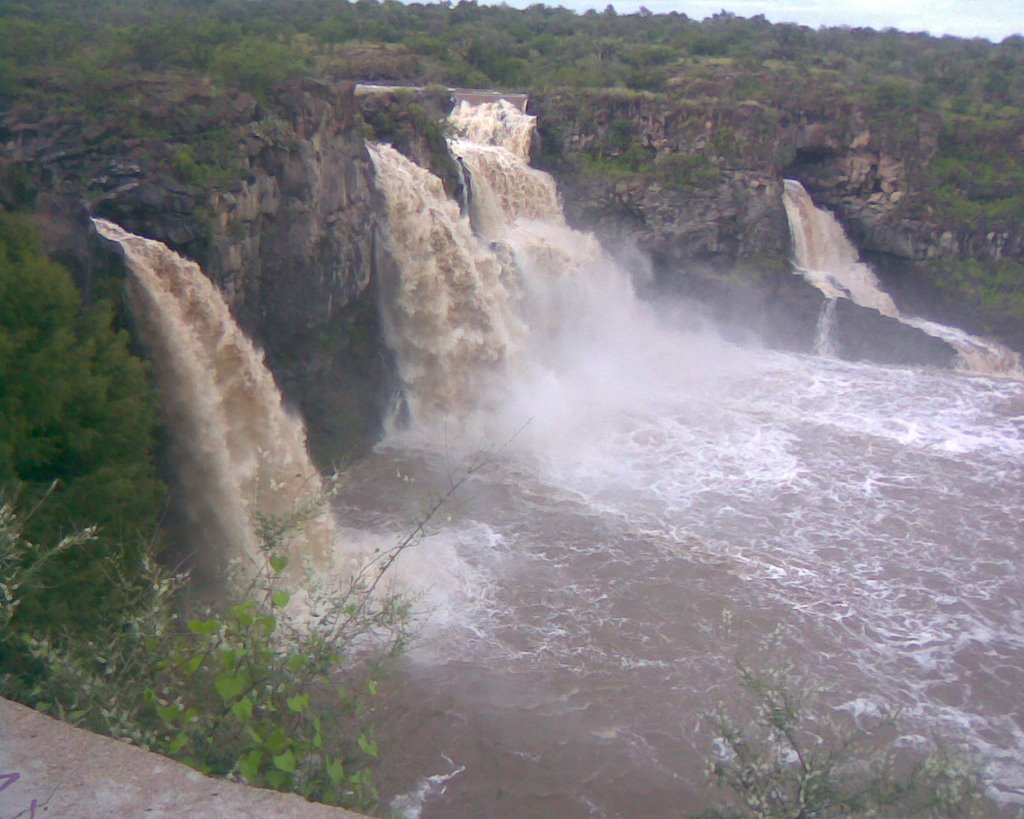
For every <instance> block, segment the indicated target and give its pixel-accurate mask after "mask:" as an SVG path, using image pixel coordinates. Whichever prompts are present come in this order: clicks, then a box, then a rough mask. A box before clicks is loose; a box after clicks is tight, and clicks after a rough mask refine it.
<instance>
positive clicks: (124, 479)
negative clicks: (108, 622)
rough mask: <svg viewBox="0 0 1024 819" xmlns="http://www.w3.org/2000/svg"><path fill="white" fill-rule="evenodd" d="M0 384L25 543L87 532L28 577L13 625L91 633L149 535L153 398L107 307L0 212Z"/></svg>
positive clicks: (5, 456)
mask: <svg viewBox="0 0 1024 819" xmlns="http://www.w3.org/2000/svg"><path fill="white" fill-rule="evenodd" d="M0 385H2V389H0V487H2V488H3V493H4V495H5V496H6V497H7V499H8V500H9V501H11V502H13V503H15V504H16V506H17V507H18V508H19V509H20V510H22V512H23V513H24V514H25V515H26V519H25V534H26V537H28V538H30V539H32V540H35V541H39V542H56V541H57V540H59V539H60V538H61V537H62V536H63V535H65V534H68V533H69V532H71V531H75V530H77V529H80V528H84V527H86V526H96V527H97V531H96V536H95V537H94V538H92V539H91V540H90V542H89V543H88V544H83V545H80V546H79V547H77V548H75V549H71V550H68V551H66V552H64V553H62V554H60V555H59V556H56V557H55V558H54V559H53V560H52V561H50V563H49V564H48V565H47V566H46V567H45V568H44V569H42V570H41V571H39V572H38V573H35V574H34V575H33V579H32V582H31V583H30V584H27V585H26V586H25V587H24V588H23V589H22V593H21V596H22V606H21V609H20V611H19V612H18V615H17V619H16V621H15V625H17V623H18V622H20V621H22V620H26V621H30V622H31V623H33V625H34V627H40V626H42V625H45V627H46V628H47V629H53V628H75V629H83V630H89V629H92V628H96V627H97V626H98V625H99V624H100V623H101V622H102V621H103V620H104V618H105V617H106V616H108V615H109V613H110V612H112V611H116V610H118V609H119V608H120V607H121V606H122V605H123V600H122V598H121V597H120V596H119V593H118V592H119V590H120V588H121V587H120V584H119V583H118V582H117V581H116V580H115V578H113V577H111V576H110V571H111V569H114V570H116V572H118V573H120V574H122V575H124V574H130V573H131V571H132V570H133V568H134V567H135V566H136V565H137V564H138V562H139V560H140V558H141V556H142V555H143V554H144V553H145V552H146V550H147V548H149V547H148V544H149V542H150V541H151V539H152V538H154V537H155V535H156V531H157V522H158V517H159V515H160V512H161V507H162V498H163V488H162V484H161V483H160V481H159V479H158V478H157V476H156V470H155V467H154V460H153V449H154V426H155V408H154V402H153V396H152V394H151V391H150V388H149V386H148V384H147V382H146V373H145V368H144V366H143V364H142V362H141V361H140V360H139V359H138V358H136V357H135V356H134V355H133V354H132V353H131V352H130V351H129V349H128V336H127V333H126V332H125V331H123V330H116V329H115V328H114V327H113V324H112V308H111V305H110V303H109V302H98V303H95V304H92V305H89V306H88V307H83V305H82V302H81V298H80V297H79V294H78V291H77V290H76V289H75V285H74V283H73V282H72V280H71V276H70V274H69V273H68V272H67V270H65V269H64V268H63V267H61V266H60V265H58V264H56V263H54V262H52V261H50V260H49V259H48V258H47V257H46V255H45V254H44V253H43V251H42V249H41V247H40V243H39V240H38V237H37V235H36V231H35V230H34V228H33V226H32V224H31V223H30V221H29V220H28V219H27V218H25V217H18V216H14V215H9V214H8V215H3V214H0ZM44 499H45V502H44ZM107 558H111V561H110V562H109V565H108V564H106V563H105V561H106V559H107ZM101 563H104V568H101V567H100V564H101Z"/></svg>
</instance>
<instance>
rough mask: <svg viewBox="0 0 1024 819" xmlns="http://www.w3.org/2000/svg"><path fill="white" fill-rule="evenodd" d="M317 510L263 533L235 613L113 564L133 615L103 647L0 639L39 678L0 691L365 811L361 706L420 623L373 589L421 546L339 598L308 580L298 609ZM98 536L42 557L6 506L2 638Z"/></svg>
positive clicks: (368, 743)
mask: <svg viewBox="0 0 1024 819" xmlns="http://www.w3.org/2000/svg"><path fill="white" fill-rule="evenodd" d="M315 511H316V508H315V507H310V508H309V509H307V510H304V511H303V512H301V513H300V514H299V516H298V517H295V518H291V519H289V520H277V519H263V520H261V521H260V527H259V528H260V534H261V537H262V543H263V546H264V552H263V557H262V560H261V562H260V563H259V565H258V566H257V567H256V570H255V574H254V575H253V574H252V571H251V569H250V570H248V571H247V573H248V574H249V575H250V579H249V580H248V582H247V585H246V586H245V587H244V588H242V589H241V590H240V591H239V592H238V598H237V599H240V601H241V602H239V603H237V604H234V605H231V604H228V605H224V606H221V607H218V608H216V609H214V608H199V609H196V608H194V607H192V606H189V605H188V604H187V601H186V599H185V597H184V592H185V590H186V586H185V578H184V577H182V576H173V575H170V574H168V573H167V572H165V571H163V570H161V569H160V568H158V567H157V566H156V564H155V563H154V562H153V561H152V560H150V559H148V558H147V559H144V560H143V561H142V562H141V563H140V565H139V566H138V567H136V569H135V571H134V573H133V574H131V575H129V574H127V573H125V572H123V571H122V570H120V569H119V568H118V567H117V566H115V565H113V564H111V563H108V564H107V565H106V568H107V569H108V570H110V571H113V572H114V573H115V575H116V576H117V577H118V579H119V582H121V583H122V584H124V585H125V587H126V590H129V589H130V590H134V593H135V595H136V599H135V600H134V601H133V604H132V605H130V606H127V607H125V609H123V610H122V611H121V612H119V613H118V614H117V615H116V616H115V617H112V618H111V620H110V621H109V622H108V624H107V632H106V634H105V635H104V636H103V637H102V638H81V637H79V638H75V639H67V638H66V637H64V636H62V635H59V634H53V635H38V634H33V633H31V632H27V631H25V630H5V631H0V635H2V636H0V643H6V644H11V643H18V644H20V645H21V646H23V647H24V648H25V649H26V650H27V651H28V652H29V653H30V654H31V656H32V658H33V659H34V661H35V662H36V663H38V664H39V666H40V667H41V669H42V673H40V674H39V675H38V676H37V679H36V681H35V682H34V683H33V684H32V685H31V686H26V685H24V684H23V683H21V682H20V681H19V680H18V679H14V678H11V677H6V678H3V680H2V686H0V690H2V691H3V693H4V694H5V695H7V696H12V695H13V696H15V697H17V698H18V699H21V700H22V701H25V702H27V703H29V704H31V705H33V706H34V707H36V708H38V709H40V710H43V711H46V712H49V713H51V714H54V715H55V716H58V717H60V718H62V719H65V720H68V721H70V722H73V723H75V724H77V725H80V726H83V727H86V728H89V729H91V730H93V731H97V732H100V733H104V734H107V735H109V736H114V737H118V738H121V739H126V740H128V741H131V742H133V743H135V744H138V745H140V746H142V747H145V748H149V749H152V750H155V751H158V752H160V753H163V754H165V755H167V756H170V757H172V758H174V759H177V760H179V761H181V762H184V763H186V764H188V765H191V766H192V767H194V768H196V769H197V770H199V771H202V772H203V773H208V774H215V775H220V776H227V777H230V778H232V779H237V780H241V781H245V782H248V783H250V784H253V785H258V786H261V787H270V788H274V789H276V790H284V791H293V792H296V793H300V794H302V795H303V796H305V797H306V798H308V799H313V800H317V801H322V802H327V803H330V804H339V805H346V806H349V807H355V808H361V809H368V808H371V807H372V806H373V805H374V803H375V801H376V791H375V788H374V785H373V777H372V774H371V772H370V769H369V763H370V762H371V761H372V760H373V759H374V758H375V757H376V756H377V745H376V741H375V740H374V738H373V734H372V730H371V729H370V728H369V727H367V726H365V725H363V724H362V723H363V720H364V716H365V715H364V711H365V704H366V703H367V702H368V701H369V700H370V699H372V697H373V696H374V695H375V694H376V687H377V678H378V675H379V673H380V671H381V668H382V663H384V662H385V661H386V660H387V659H389V658H390V657H393V656H394V655H395V654H396V653H397V652H398V651H400V649H401V647H402V645H403V643H404V640H405V638H406V635H407V628H408V623H409V616H410V609H409V603H408V601H406V600H403V599H400V598H397V597H395V596H394V595H390V594H378V593H377V583H378V581H379V580H380V577H381V576H382V575H383V572H384V571H386V569H387V567H388V566H390V564H391V562H392V561H393V559H394V557H395V556H397V553H398V552H399V551H401V549H403V548H405V546H407V545H409V543H411V540H406V541H403V542H402V543H399V544H398V545H396V546H395V547H394V549H392V550H389V551H387V552H385V553H384V554H382V555H378V556H377V558H376V559H375V560H374V561H373V562H372V563H370V564H368V566H367V567H366V568H364V570H363V571H362V572H360V573H358V574H357V575H356V576H355V577H354V578H353V579H352V580H351V582H350V583H349V585H348V587H347V589H342V590H341V592H340V593H339V591H338V590H337V589H335V588H330V589H327V588H326V587H323V588H318V587H317V586H316V585H315V583H314V582H313V581H312V573H311V572H309V573H307V576H306V582H305V584H304V587H303V590H302V599H301V600H293V596H292V593H291V589H292V588H293V584H294V583H295V582H298V578H299V576H301V572H297V571H293V570H290V569H289V565H288V564H289V561H288V558H287V557H285V554H284V552H286V551H288V550H289V549H290V541H291V539H292V537H293V536H294V535H295V534H296V533H297V532H298V531H299V530H300V529H301V524H302V522H303V520H306V519H308V517H309V515H311V514H313V513H314V512H315ZM92 536H93V533H92V532H91V531H86V532H84V533H82V534H80V535H78V536H76V537H75V538H72V539H70V540H67V541H62V542H61V543H60V544H58V545H57V546H56V547H53V548H50V549H42V548H39V547H38V546H36V545H34V544H32V543H30V542H28V541H26V540H25V539H24V537H23V534H22V531H21V526H20V523H19V522H18V519H17V517H16V516H15V515H14V513H13V510H12V508H11V507H10V505H9V504H5V505H3V506H0V571H2V572H3V574H2V575H0V625H3V624H4V623H5V622H7V623H9V622H10V621H11V620H12V619H13V617H12V615H13V613H14V612H16V610H17V607H18V605H19V602H20V600H19V595H20V590H21V588H22V587H23V586H24V583H25V580H26V578H28V576H29V575H30V574H31V573H32V572H33V571H34V569H35V567H36V566H40V565H43V564H44V563H45V561H47V560H49V559H51V558H52V557H53V556H54V555H55V554H57V553H59V552H60V551H62V550H64V549H67V548H71V547H73V546H74V545H76V544H77V543H79V542H82V541H85V540H88V539H89V538H90V537H92ZM296 597H297V598H298V595H296ZM313 612H315V614H314V613H313Z"/></svg>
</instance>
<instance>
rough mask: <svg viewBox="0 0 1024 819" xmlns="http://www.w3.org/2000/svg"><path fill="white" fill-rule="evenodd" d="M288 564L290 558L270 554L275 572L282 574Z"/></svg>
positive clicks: (271, 565)
mask: <svg viewBox="0 0 1024 819" xmlns="http://www.w3.org/2000/svg"><path fill="white" fill-rule="evenodd" d="M287 565H288V558H287V557H285V556H284V555H271V556H270V568H271V569H273V570H274V573H275V574H281V572H283V571H284V570H285V567H286V566H287Z"/></svg>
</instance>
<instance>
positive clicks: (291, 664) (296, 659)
mask: <svg viewBox="0 0 1024 819" xmlns="http://www.w3.org/2000/svg"><path fill="white" fill-rule="evenodd" d="M306 662H307V660H306V657H305V656H304V655H302V654H292V655H291V656H290V657H288V670H289V671H290V672H291V673H292V674H298V673H299V672H300V671H302V669H303V668H305V666H306Z"/></svg>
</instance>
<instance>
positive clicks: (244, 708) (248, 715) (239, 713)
mask: <svg viewBox="0 0 1024 819" xmlns="http://www.w3.org/2000/svg"><path fill="white" fill-rule="evenodd" d="M231 713H233V714H234V715H235V718H236V719H237V720H238V721H239V722H241V723H242V724H243V725H244V724H245V723H247V722H248V721H249V720H250V719H252V700H251V699H249V698H248V697H242V699H240V700H239V701H238V702H236V703H235V704H234V705H232V706H231Z"/></svg>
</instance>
